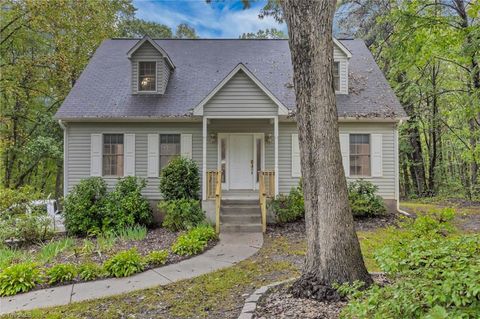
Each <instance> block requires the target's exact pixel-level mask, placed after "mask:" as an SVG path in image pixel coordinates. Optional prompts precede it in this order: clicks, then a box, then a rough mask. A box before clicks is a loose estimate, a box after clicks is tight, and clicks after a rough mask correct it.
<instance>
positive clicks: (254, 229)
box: [220, 223, 262, 233]
mask: <svg viewBox="0 0 480 319" xmlns="http://www.w3.org/2000/svg"><path fill="white" fill-rule="evenodd" d="M261 231H262V225H261V224H231V223H224V224H220V232H224V233H258V232H261Z"/></svg>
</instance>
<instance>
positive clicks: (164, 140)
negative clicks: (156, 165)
mask: <svg viewBox="0 0 480 319" xmlns="http://www.w3.org/2000/svg"><path fill="white" fill-rule="evenodd" d="M178 156H180V134H160V169H163V168H164V167H165V166H167V164H168V163H169V162H170V161H171V160H172V159H174V158H175V157H178Z"/></svg>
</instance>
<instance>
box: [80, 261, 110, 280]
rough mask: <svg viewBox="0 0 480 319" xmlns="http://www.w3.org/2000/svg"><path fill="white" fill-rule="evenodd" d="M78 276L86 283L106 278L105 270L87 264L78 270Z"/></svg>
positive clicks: (95, 265) (89, 263)
mask: <svg viewBox="0 0 480 319" xmlns="http://www.w3.org/2000/svg"><path fill="white" fill-rule="evenodd" d="M78 276H79V277H80V279H82V280H85V281H89V280H95V279H97V278H101V277H103V276H104V270H103V268H102V267H100V266H99V265H97V264H96V263H93V262H87V263H84V264H82V265H80V267H79V269H78Z"/></svg>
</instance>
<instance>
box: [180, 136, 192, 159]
mask: <svg viewBox="0 0 480 319" xmlns="http://www.w3.org/2000/svg"><path fill="white" fill-rule="evenodd" d="M180 154H181V155H182V156H183V157H186V158H189V159H192V134H182V135H181V138H180Z"/></svg>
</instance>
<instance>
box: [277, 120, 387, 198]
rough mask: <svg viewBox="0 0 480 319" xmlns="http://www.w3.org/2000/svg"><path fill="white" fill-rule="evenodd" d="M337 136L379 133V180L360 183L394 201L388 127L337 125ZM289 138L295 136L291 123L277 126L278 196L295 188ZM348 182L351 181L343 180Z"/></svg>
mask: <svg viewBox="0 0 480 319" xmlns="http://www.w3.org/2000/svg"><path fill="white" fill-rule="evenodd" d="M340 133H351V134H352V133H369V134H372V133H379V134H382V144H383V145H382V153H383V154H382V160H383V163H382V166H383V174H382V176H381V177H369V178H364V180H367V181H370V182H372V183H373V184H375V185H377V186H378V193H379V194H380V195H381V196H382V197H384V198H385V199H395V182H396V177H395V176H396V172H395V141H394V139H395V134H394V124H391V123H340ZM292 134H297V128H296V124H295V123H291V122H290V123H288V122H280V124H279V137H278V143H279V148H278V166H279V167H278V168H279V171H280V175H279V192H280V193H288V192H289V191H290V189H291V188H292V187H294V186H296V185H298V182H299V180H300V179H299V178H298V177H292ZM347 180H348V181H353V180H355V179H354V178H350V177H347Z"/></svg>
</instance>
